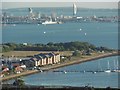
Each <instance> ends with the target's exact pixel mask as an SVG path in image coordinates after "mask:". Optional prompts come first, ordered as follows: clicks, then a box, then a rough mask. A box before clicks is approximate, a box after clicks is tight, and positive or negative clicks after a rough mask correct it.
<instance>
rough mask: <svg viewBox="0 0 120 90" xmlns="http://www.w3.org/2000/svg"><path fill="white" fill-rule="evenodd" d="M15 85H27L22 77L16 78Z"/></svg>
mask: <svg viewBox="0 0 120 90" xmlns="http://www.w3.org/2000/svg"><path fill="white" fill-rule="evenodd" d="M13 85H15V86H19V87H23V86H24V85H25V83H24V80H23V79H21V78H16V79H15V81H14V83H13Z"/></svg>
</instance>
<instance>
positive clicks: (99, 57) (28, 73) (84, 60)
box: [1, 52, 120, 81]
mask: <svg viewBox="0 0 120 90" xmlns="http://www.w3.org/2000/svg"><path fill="white" fill-rule="evenodd" d="M118 55H120V53H118V52H112V53H104V54H100V55H98V56H91V57H87V58H83V59H80V60H74V61H68V62H64V63H59V64H55V65H52V66H46V67H41V69H42V70H43V71H49V70H52V69H57V68H61V67H65V66H69V65H73V64H80V63H83V62H88V61H93V60H97V59H101V58H105V57H110V56H118ZM39 72H40V71H39V70H27V71H24V72H22V73H19V74H13V75H9V76H6V77H3V78H1V80H2V81H7V80H10V79H14V78H17V77H20V76H26V75H30V74H34V73H39Z"/></svg>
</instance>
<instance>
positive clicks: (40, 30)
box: [2, 8, 118, 87]
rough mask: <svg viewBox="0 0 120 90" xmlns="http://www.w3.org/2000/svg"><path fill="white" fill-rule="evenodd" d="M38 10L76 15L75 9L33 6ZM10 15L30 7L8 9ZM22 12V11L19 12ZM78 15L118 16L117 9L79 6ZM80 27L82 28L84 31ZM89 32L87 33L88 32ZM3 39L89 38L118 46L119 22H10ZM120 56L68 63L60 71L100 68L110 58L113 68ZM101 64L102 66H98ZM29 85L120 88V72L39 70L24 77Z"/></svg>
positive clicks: (59, 40)
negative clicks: (41, 23)
mask: <svg viewBox="0 0 120 90" xmlns="http://www.w3.org/2000/svg"><path fill="white" fill-rule="evenodd" d="M33 10H34V11H36V12H41V13H45V14H49V15H50V13H48V12H50V11H51V12H52V10H54V11H55V12H56V13H57V15H58V16H59V15H61V14H63V15H72V11H71V8H56V9H52V10H51V8H49V9H48V8H45V9H44V8H41V9H38V8H36V9H33ZM5 11H6V12H8V14H11V13H12V14H13V15H27V14H28V12H27V9H19V10H16V9H12V10H5ZM18 11H19V12H18ZM77 15H78V16H93V15H96V16H117V10H91V9H78V13H77ZM80 29H82V30H81V31H80ZM85 33H86V35H85ZM2 35H3V42H15V43H24V42H26V43H48V42H68V41H85V42H89V43H92V44H94V45H97V46H106V47H109V48H115V49H117V48H118V24H117V23H105V22H104V23H100V22H92V23H87V22H86V23H85V22H84V23H64V24H56V25H46V26H44V25H37V24H34V25H16V26H12V25H7V26H4V27H3V29H2ZM117 59H118V57H109V58H104V59H100V60H98V61H91V62H87V63H82V64H78V65H72V66H67V67H64V68H60V70H93V71H94V70H99V69H103V70H104V69H107V62H108V60H109V61H110V67H111V68H114V64H113V62H114V60H115V61H117ZM98 64H99V65H98ZM24 80H25V82H26V83H27V84H34V85H69V86H85V85H88V84H90V85H92V86H94V87H107V86H111V87H118V73H109V74H108V73H96V74H93V73H90V72H86V73H80V72H73V73H72V72H69V73H67V74H63V73H53V72H52V71H49V72H44V73H37V74H34V75H30V76H27V77H24Z"/></svg>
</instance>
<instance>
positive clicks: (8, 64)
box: [0, 52, 60, 76]
mask: <svg viewBox="0 0 120 90" xmlns="http://www.w3.org/2000/svg"><path fill="white" fill-rule="evenodd" d="M59 62H60V54H59V53H53V52H51V53H40V54H37V55H34V56H33V57H32V58H29V59H23V60H22V59H20V60H9V59H8V60H4V59H3V60H2V64H1V66H2V69H1V71H0V75H2V76H3V75H4V74H7V73H8V74H9V72H10V71H11V70H14V72H15V73H20V72H22V71H24V69H27V68H28V69H29V68H33V67H38V66H45V65H52V64H57V63H59Z"/></svg>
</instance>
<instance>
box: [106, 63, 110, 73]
mask: <svg viewBox="0 0 120 90" xmlns="http://www.w3.org/2000/svg"><path fill="white" fill-rule="evenodd" d="M105 72H106V73H110V72H111V70H110V63H109V61H108V69H107V70H105Z"/></svg>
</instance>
